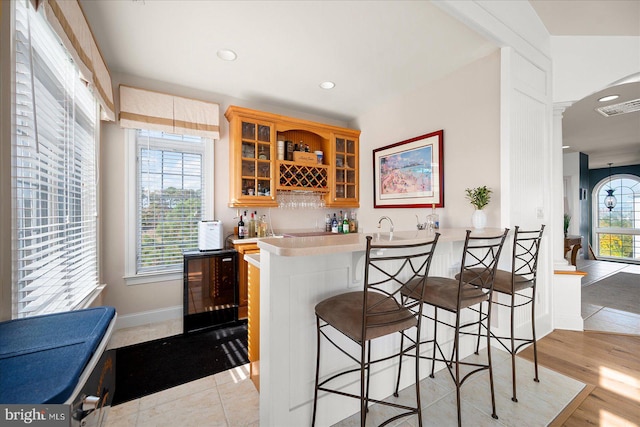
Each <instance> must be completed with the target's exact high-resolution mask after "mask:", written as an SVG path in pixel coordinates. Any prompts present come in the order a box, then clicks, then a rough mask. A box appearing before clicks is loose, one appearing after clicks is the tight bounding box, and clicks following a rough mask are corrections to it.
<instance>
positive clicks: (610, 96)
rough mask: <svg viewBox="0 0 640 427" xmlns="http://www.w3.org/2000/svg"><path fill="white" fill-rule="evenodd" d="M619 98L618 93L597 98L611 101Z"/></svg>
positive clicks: (602, 100) (601, 100)
mask: <svg viewBox="0 0 640 427" xmlns="http://www.w3.org/2000/svg"><path fill="white" fill-rule="evenodd" d="M618 98H620V95H607V96H603V97H602V98H600V99H598V101H599V102H607V101H613V100H614V99H618Z"/></svg>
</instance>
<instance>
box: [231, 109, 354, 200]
mask: <svg viewBox="0 0 640 427" xmlns="http://www.w3.org/2000/svg"><path fill="white" fill-rule="evenodd" d="M225 117H226V118H227V120H228V121H229V142H230V145H229V157H230V169H229V170H230V177H229V178H230V179H229V182H230V191H229V198H230V200H229V206H230V207H267V206H277V205H278V202H277V200H276V196H277V193H278V191H287V190H289V191H314V192H317V193H322V194H324V198H325V203H326V205H327V206H328V207H359V206H360V194H359V191H360V189H359V161H360V159H359V152H358V145H359V144H358V142H359V137H360V131H359V130H353V129H347V128H342V127H338V126H333V125H326V124H322V123H316V122H312V121H308V120H302V119H296V118H292V117H286V116H281V115H277V114H272V113H266V112H262V111H256V110H250V109H247V108H242V107H236V106H230V107H229V108H228V109H227V111H226V113H225ZM278 141H281V142H280V143H278ZM279 144H280V146H281V147H284V150H283V151H278V145H279ZM295 146H298V148H299V149H300V147H304V149H308V150H309V151H308V152H305V153H304V155H303V156H300V155H297V156H295V155H294V151H292V150H293V149H294V148H295ZM316 151H322V153H323V156H322V163H319V162H318V161H317V158H316V157H315V156H314V152H316ZM298 153H299V152H298ZM295 157H298V158H297V159H296V158H295Z"/></svg>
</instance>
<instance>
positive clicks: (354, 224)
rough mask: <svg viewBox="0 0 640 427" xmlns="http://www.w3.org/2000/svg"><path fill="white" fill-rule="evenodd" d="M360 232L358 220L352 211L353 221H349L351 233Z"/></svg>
mask: <svg viewBox="0 0 640 427" xmlns="http://www.w3.org/2000/svg"><path fill="white" fill-rule="evenodd" d="M357 232H358V220H357V219H356V213H355V212H354V211H351V221H349V233H357Z"/></svg>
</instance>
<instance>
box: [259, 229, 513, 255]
mask: <svg viewBox="0 0 640 427" xmlns="http://www.w3.org/2000/svg"><path fill="white" fill-rule="evenodd" d="M466 230H467V229H466V228H441V229H439V230H437V231H438V233H440V239H439V241H440V242H446V241H449V242H455V241H463V240H464V239H465V236H466ZM503 231H504V229H501V228H485V229H483V230H472V233H471V234H472V236H479V237H482V236H496V235H499V234H501V233H502V232H503ZM434 235H435V233H434V232H433V231H431V232H429V231H427V230H414V231H395V232H394V233H393V234H392V235H390V233H389V232H381V233H377V232H374V233H354V234H335V235H333V234H332V235H321V236H304V237H267V238H262V239H260V240H259V241H258V247H259V248H260V249H261V250H265V251H267V252H270V253H273V254H275V255H279V256H310V255H325V254H329V253H339V252H357V251H364V250H365V249H366V245H367V243H366V242H367V241H366V236H372V237H373V242H374V243H379V244H383V243H384V244H392V245H393V244H398V245H406V244H412V243H418V242H421V241H425V240H431V239H433V237H434Z"/></svg>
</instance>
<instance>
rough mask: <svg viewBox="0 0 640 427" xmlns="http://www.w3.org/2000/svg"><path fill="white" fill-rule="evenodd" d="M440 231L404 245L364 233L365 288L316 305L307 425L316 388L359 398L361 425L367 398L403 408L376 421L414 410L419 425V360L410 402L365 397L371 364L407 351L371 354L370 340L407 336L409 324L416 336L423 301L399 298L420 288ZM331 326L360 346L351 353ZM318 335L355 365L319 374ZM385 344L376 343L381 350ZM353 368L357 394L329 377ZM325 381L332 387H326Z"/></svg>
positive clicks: (314, 403) (367, 395)
mask: <svg viewBox="0 0 640 427" xmlns="http://www.w3.org/2000/svg"><path fill="white" fill-rule="evenodd" d="M439 236H440V234H439V233H436V234H435V236H434V238H433V240H431V241H427V242H423V243H419V244H408V245H397V244H391V243H385V244H373V243H372V237H371V236H367V249H366V258H365V272H364V289H363V290H362V291H356V292H348V293H343V294H339V295H335V296H333V297H330V298H327V299H325V300H323V301H321V302H320V303H318V304H317V305H316V307H315V313H316V325H317V358H316V379H315V392H314V397H313V419H312V423H311V425H312V426H314V425H315V422H316V411H317V409H318V392H319V391H324V392H328V393H335V394H338V395H342V396H347V397H351V398H355V399H359V400H360V425H361V426H364V425H365V422H366V416H367V407H368V405H369V403H377V404H381V405H387V406H393V407H395V408H398V409H400V410H402V411H404V412H401V413H400V414H398V415H396V416H393V417H391V418H390V419H388V420H386V421H385V422H384V423H382V424H381V425H386V424H388V423H390V422H392V421H394V420H397V419H399V418H401V417H405V416H409V415H413V414H416V415H417V416H418V425H419V426H422V414H421V405H420V378H419V369H418V364H417V363H416V369H415V391H416V406H415V407H410V406H405V405H400V404H396V403H392V402H385V401H381V400H377V399H373V398H369V386H370V381H369V374H370V371H371V366H372V365H374V364H375V363H378V362H382V361H386V360H390V359H391V358H394V357H399V356H401V355H402V354H404V353H405V352H406V351H407V349H403V348H402V345H401V346H400V348H399V350H398V351H397V352H395V351H394V352H393V354H390V355H386V354H385V355H384V356H381V357H380V358H378V359H375V360H371V346H372V342H373V341H374V340H376V339H377V338H381V337H384V336H388V335H391V334H395V333H399V334H401V335H402V336H407V335H408V334H409V332H408V331H409V330H412V331H413V330H415V334H416V335H415V336H416V337H419V336H420V327H421V324H422V316H421V314H422V304H420V303H419V301H411V300H408V299H407V298H402V295H401V293H400V290H401V289H405V288H408V289H412V290H414V291H415V292H418V293H420V292H421V291H422V290H423V289H425V287H424V281H425V278H426V277H427V274H428V273H429V267H430V265H431V259H432V256H433V252H434V250H435V248H436V244H437V242H438V238H439ZM335 331H337V332H339V333H340V334H342V335H344V336H345V337H347V338H348V339H350V340H351V341H353V342H355V343H356V344H357V345H358V346H359V349H360V351H359V354H358V355H355V354H350V353H349V351H348V350H347V349H344V348H342V347H341V346H340V345H339V344H338V343H337V342H336V341H337V340H336V339H334V338H333V337H331V336H330V334H332V333H335ZM322 337H324V338H325V340H326V341H327V342H329V343H331V344H333V346H335V347H336V348H337V349H338V350H339V351H340V352H341V353H342V354H344V355H346V356H347V357H348V358H349V359H351V360H352V361H354V362H355V363H357V364H358V367H355V368H347V369H345V370H342V371H340V372H338V373H336V374H334V375H331V376H330V377H328V378H324V379H322V380H321V379H320V343H321V341H322V340H321V338H322ZM401 342H402V340H401ZM387 346H388V344H387ZM387 346H384V347H380V348H382V349H384V350H386V349H387V348H388V347H387ZM412 348H415V351H416V356H417V355H418V354H419V345H413V346H412ZM356 372H359V373H360V393H359V394H355V393H350V392H349V391H347V390H345V389H342V388H341V387H340V386H339V385H338V384H335V383H332V381H334V380H336V379H337V378H340V377H343V376H344V375H348V374H354V373H356ZM330 383H332V384H330ZM330 385H331V386H333V387H334V388H331V387H330Z"/></svg>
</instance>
